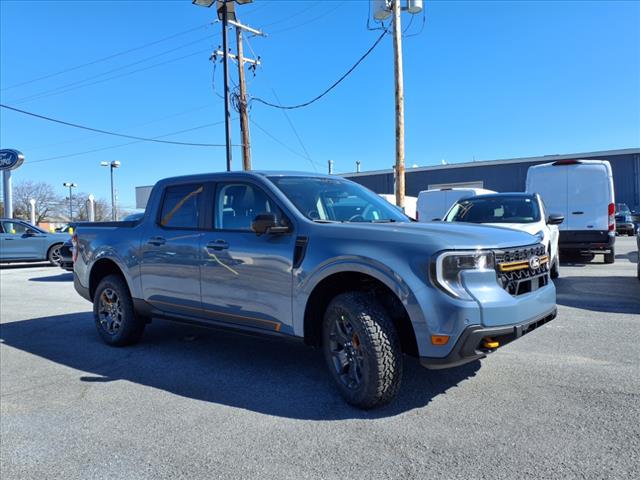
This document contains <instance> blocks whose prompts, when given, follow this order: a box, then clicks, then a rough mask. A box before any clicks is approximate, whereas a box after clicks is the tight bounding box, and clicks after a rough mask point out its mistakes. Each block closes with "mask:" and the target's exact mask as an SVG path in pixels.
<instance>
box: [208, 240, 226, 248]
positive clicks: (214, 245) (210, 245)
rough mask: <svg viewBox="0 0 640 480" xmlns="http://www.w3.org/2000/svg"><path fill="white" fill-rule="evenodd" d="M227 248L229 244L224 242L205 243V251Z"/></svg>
mask: <svg viewBox="0 0 640 480" xmlns="http://www.w3.org/2000/svg"><path fill="white" fill-rule="evenodd" d="M227 248H229V244H228V243H227V242H225V241H224V240H216V241H215V242H209V243H207V250H225V249H227Z"/></svg>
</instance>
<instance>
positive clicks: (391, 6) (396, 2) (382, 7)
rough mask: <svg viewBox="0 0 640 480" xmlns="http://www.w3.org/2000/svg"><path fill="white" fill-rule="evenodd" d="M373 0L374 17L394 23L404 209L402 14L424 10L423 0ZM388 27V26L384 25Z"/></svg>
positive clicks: (397, 168) (399, 191)
mask: <svg viewBox="0 0 640 480" xmlns="http://www.w3.org/2000/svg"><path fill="white" fill-rule="evenodd" d="M402 1H403V0H371V11H372V12H373V18H374V19H375V20H376V21H378V22H384V20H386V19H387V18H389V17H391V23H393V70H394V76H395V103H396V115H395V120H396V121H395V123H396V163H395V165H394V173H395V175H394V178H395V187H394V190H395V194H396V205H397V206H398V207H400V208H402V210H404V193H405V182H404V180H405V178H404V177H405V168H404V76H403V72H402V24H401V14H402V11H403V10H405V11H407V12H408V13H410V14H411V15H415V14H417V13H420V12H422V10H423V0H406V7H402V5H401V2H402ZM384 28H385V29H386V27H384Z"/></svg>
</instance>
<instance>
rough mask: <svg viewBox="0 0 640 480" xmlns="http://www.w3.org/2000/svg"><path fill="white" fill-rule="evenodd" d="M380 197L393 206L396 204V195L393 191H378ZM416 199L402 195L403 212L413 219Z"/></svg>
mask: <svg viewBox="0 0 640 480" xmlns="http://www.w3.org/2000/svg"><path fill="white" fill-rule="evenodd" d="M379 195H380V196H381V197H382V198H384V199H385V200H386V201H387V202H389V203H390V204H391V205H393V206H394V207H395V206H396V196H395V195H394V194H393V193H380V194H379ZM417 202H418V199H417V198H416V197H412V196H410V195H405V196H404V213H405V214H406V215H407V216H408V217H411V218H413V219H415V218H416V204H417Z"/></svg>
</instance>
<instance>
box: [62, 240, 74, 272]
mask: <svg viewBox="0 0 640 480" xmlns="http://www.w3.org/2000/svg"><path fill="white" fill-rule="evenodd" d="M60 268H62V269H63V270H66V271H67V272H73V241H72V238H71V237H69V239H68V240H67V241H66V242H64V243H63V244H62V247H60Z"/></svg>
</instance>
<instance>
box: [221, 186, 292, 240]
mask: <svg viewBox="0 0 640 480" xmlns="http://www.w3.org/2000/svg"><path fill="white" fill-rule="evenodd" d="M260 213H273V214H274V215H275V216H276V223H278V224H284V223H286V221H285V220H284V218H283V215H282V211H281V210H280V208H278V206H277V205H276V204H275V203H274V202H273V201H272V200H271V199H270V198H269V197H268V196H267V194H266V193H264V191H263V190H262V189H260V188H258V187H256V186H254V185H251V184H248V183H223V184H220V185H218V188H217V190H216V199H215V214H214V216H215V218H214V228H216V229H217V230H240V231H247V232H250V231H251V223H252V222H253V219H254V218H255V216H256V215H258V214H260ZM283 222H284V223H283Z"/></svg>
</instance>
